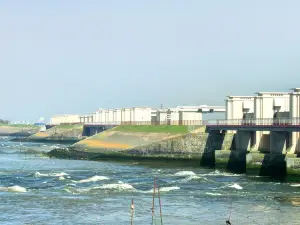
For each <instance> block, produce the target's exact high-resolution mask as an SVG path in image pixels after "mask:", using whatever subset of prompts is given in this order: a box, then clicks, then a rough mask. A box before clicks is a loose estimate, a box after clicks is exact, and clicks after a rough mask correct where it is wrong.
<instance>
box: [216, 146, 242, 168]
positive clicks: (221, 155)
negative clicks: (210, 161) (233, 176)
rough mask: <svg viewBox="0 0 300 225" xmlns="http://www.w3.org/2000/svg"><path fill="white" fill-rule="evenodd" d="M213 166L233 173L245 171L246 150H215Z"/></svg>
mask: <svg viewBox="0 0 300 225" xmlns="http://www.w3.org/2000/svg"><path fill="white" fill-rule="evenodd" d="M215 168H216V169H225V170H229V171H231V172H234V173H245V172H246V152H245V151H238V150H216V151H215Z"/></svg>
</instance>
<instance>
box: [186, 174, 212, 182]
mask: <svg viewBox="0 0 300 225" xmlns="http://www.w3.org/2000/svg"><path fill="white" fill-rule="evenodd" d="M191 180H205V181H208V179H207V178H205V177H201V176H198V175H191V176H188V177H186V178H184V179H182V180H181V182H183V183H186V182H188V181H191Z"/></svg>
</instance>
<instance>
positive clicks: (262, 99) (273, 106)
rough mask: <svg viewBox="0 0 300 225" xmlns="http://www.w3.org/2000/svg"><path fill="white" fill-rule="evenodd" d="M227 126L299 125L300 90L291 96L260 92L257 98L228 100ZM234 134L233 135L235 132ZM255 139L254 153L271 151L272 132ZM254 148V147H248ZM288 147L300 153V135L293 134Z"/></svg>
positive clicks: (257, 134)
mask: <svg viewBox="0 0 300 225" xmlns="http://www.w3.org/2000/svg"><path fill="white" fill-rule="evenodd" d="M225 115H226V120H224V121H221V123H225V125H241V123H243V124H247V123H251V124H256V125H272V124H274V123H275V124H276V123H279V122H280V124H283V123H287V124H299V121H300V120H299V118H300V88H293V89H291V92H258V93H255V96H228V98H227V99H226V114H225ZM232 132H234V131H232ZM253 134H254V137H253V138H252V140H253V143H255V144H254V145H252V146H251V148H253V149H270V132H269V131H256V132H254V133H253ZM249 145H251V143H249ZM285 146H286V147H287V146H289V148H290V151H291V152H295V151H297V152H299V151H300V133H299V132H290V133H289V137H288V140H287V142H286V143H285Z"/></svg>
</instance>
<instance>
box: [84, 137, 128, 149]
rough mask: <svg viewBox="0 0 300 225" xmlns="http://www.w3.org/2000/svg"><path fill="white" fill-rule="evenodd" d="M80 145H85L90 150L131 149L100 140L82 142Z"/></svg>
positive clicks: (123, 145) (125, 145)
mask: <svg viewBox="0 0 300 225" xmlns="http://www.w3.org/2000/svg"><path fill="white" fill-rule="evenodd" d="M80 144H83V145H87V146H88V147H90V148H114V149H124V148H131V146H130V145H128V144H120V143H113V142H105V141H100V140H92V139H90V140H83V141H81V142H80Z"/></svg>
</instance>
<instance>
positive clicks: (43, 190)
mask: <svg viewBox="0 0 300 225" xmlns="http://www.w3.org/2000/svg"><path fill="white" fill-rule="evenodd" d="M53 147H54V146H53V145H49V144H48V145H44V144H40V143H39V144H37V143H24V144H23V146H20V145H19V143H13V142H10V141H9V140H8V138H3V137H2V138H1V137H0V199H1V201H0V212H1V214H0V224H116V225H119V224H130V204H131V199H132V198H133V199H134V202H135V214H134V224H137V225H138V224H151V222H152V215H151V207H152V192H153V178H154V177H156V178H157V183H158V184H159V186H160V190H161V201H162V213H163V223H164V224H165V225H166V224H186V225H192V224H197V225H199V224H206V225H209V224H212V225H217V224H225V220H227V219H228V217H229V216H230V217H231V222H232V224H239V225H241V224H247V225H248V224H261V225H265V224H272V225H274V224H300V222H299V221H300V218H299V210H300V208H298V207H297V205H298V202H300V200H298V198H297V196H299V193H300V186H299V185H297V184H291V183H280V182H278V181H277V182H276V181H271V180H270V179H268V178H259V177H249V176H246V175H237V174H230V173H225V172H221V171H217V170H211V169H204V168H195V167H187V166H185V167H183V166H179V165H176V166H175V165H169V164H168V163H154V162H149V163H143V164H139V163H133V162H127V163H120V162H92V161H81V160H59V159H49V158H46V157H43V156H42V155H41V154H38V153H37V152H39V151H49V150H50V149H51V148H53ZM25 152H27V154H25ZM299 204H300V203H299ZM155 210H156V216H157V218H156V221H155V222H156V223H154V224H156V225H159V224H160V218H159V205H158V199H157V201H156V208H155Z"/></svg>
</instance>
